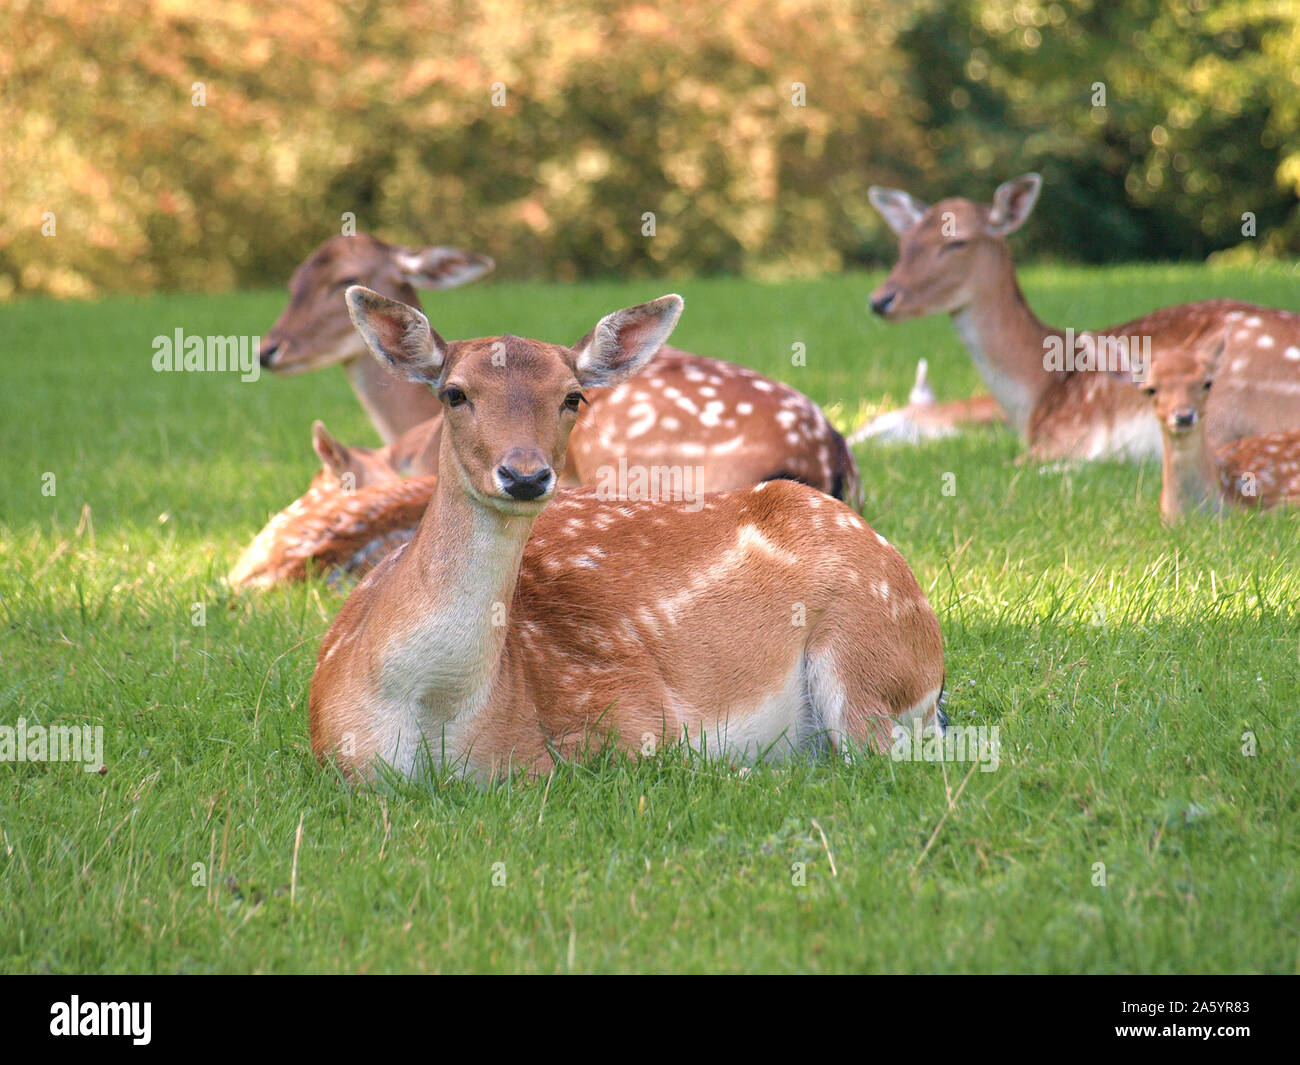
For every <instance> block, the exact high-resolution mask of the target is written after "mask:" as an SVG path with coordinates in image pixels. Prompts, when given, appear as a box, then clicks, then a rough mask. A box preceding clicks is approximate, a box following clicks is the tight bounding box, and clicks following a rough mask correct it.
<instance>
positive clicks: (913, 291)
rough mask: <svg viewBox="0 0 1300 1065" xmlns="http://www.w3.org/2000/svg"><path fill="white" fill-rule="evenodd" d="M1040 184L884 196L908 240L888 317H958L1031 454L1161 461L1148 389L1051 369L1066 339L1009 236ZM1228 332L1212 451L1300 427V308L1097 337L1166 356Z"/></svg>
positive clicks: (1195, 309)
mask: <svg viewBox="0 0 1300 1065" xmlns="http://www.w3.org/2000/svg"><path fill="white" fill-rule="evenodd" d="M1038 185H1039V179H1038V177H1037V175H1025V176H1023V177H1021V178H1017V179H1015V180H1014V181H1011V182H1007V183H1006V184H1005V185H1003V186H1001V187H1000V188H999V189H998V191H997V195H995V197H994V202H993V203H992V204H979V203H974V202H972V201H970V200H966V199H960V198H953V199H946V200H941V201H940V202H938V203H936V204H934V205H933V206H932V207H930V206H926V205H925V204H921V203H918V202H917V201H915V200H912V199H911V197H908V196H907V194H906V193H902V192H898V191H897V190H889V189H872V192H871V198H872V203H873V204H875V205H876V207H877V209H878V210H880V211H881V213H882V214H883V215H884V216H885V217H886V220H887V221H889V223H890V225H891V226H892V227H893V228H894V229H895V231H896V232H898V233H899V238H900V239H899V260H898V263H897V264H896V265H895V267H894V269H893V270H892V271H891V272H890V275H889V277H888V278H887V279H886V280H885V282H884V283H883V284H882V285H881V286H880V287H879V288H878V289H877V290H876V292H875V293H873V294H872V301H873V305H874V304H878V303H881V302H882V301H885V300H890V297H891V296H892V300H890V302H889V304H888V308H887V309H886V310H884V311H883V313H884V316H885V317H886V318H887V319H888V320H890V321H902V320H905V319H908V318H915V317H920V316H923V315H927V314H936V313H947V314H950V315H951V316H952V317H953V321H954V324H955V325H956V326H957V328H958V331H959V333H960V334H961V335H962V338H963V340H964V341H965V342H966V344H967V347H968V348H969V349H970V351H971V355H972V358H973V359H974V361H975V363H976V366H977V368H978V369H979V371H980V374H981V376H983V378H984V381H985V383H986V384H987V385H988V387H989V390H990V391H991V392H992V393H993V395H994V396H995V397H996V398H997V399H998V401H999V402H1000V403H1001V404H1002V406H1003V407H1005V408H1006V410H1007V412H1008V414H1009V416H1010V419H1011V422H1012V424H1013V425H1014V426H1015V427H1016V429H1017V431H1019V432H1020V433H1021V434H1022V435H1023V436H1024V438H1025V440H1026V441H1027V443H1028V445H1029V452H1030V455H1031V456H1032V457H1034V458H1041V459H1048V458H1058V459H1070V458H1085V459H1086V458H1100V457H1105V456H1112V457H1121V456H1126V457H1145V456H1146V455H1148V454H1150V455H1152V456H1154V454H1155V453H1156V451H1157V449H1158V448H1159V446H1160V444H1159V441H1160V437H1159V435H1158V433H1156V431H1155V428H1156V427H1155V425H1154V422H1153V421H1151V419H1150V413H1149V412H1148V411H1147V409H1146V404H1145V403H1144V402H1143V399H1142V397H1141V396H1140V395H1139V394H1137V393H1135V392H1133V391H1132V389H1130V388H1127V387H1125V386H1124V384H1123V383H1122V382H1119V381H1116V380H1114V379H1113V378H1111V377H1109V376H1108V375H1106V374H1104V373H1097V372H1092V371H1078V370H1075V371H1069V372H1052V371H1049V370H1047V369H1045V368H1044V355H1045V352H1046V342H1047V340H1048V338H1049V337H1061V336H1062V335H1063V332H1062V331H1061V330H1059V329H1053V328H1051V327H1049V326H1046V325H1044V324H1043V323H1042V322H1041V321H1039V320H1038V318H1037V317H1036V316H1035V315H1034V313H1033V311H1031V310H1030V309H1029V306H1028V305H1027V304H1026V302H1025V299H1024V296H1023V295H1022V294H1021V291H1020V286H1019V285H1018V284H1017V282H1016V275H1015V268H1014V265H1013V263H1012V259H1011V252H1010V249H1009V248H1008V246H1007V243H1006V239H1005V238H1006V236H1007V235H1008V234H1010V233H1012V232H1014V231H1015V230H1016V229H1017V228H1019V226H1020V225H1022V224H1023V223H1024V221H1025V219H1026V218H1027V217H1028V215H1029V213H1030V211H1031V210H1032V209H1033V205H1034V202H1035V199H1036V197H1037V192H1038ZM1228 326H1231V327H1233V332H1232V340H1231V344H1230V348H1229V350H1228V351H1227V352H1226V353H1225V357H1224V367H1223V371H1222V373H1221V375H1220V379H1219V384H1218V385H1216V386H1215V389H1214V394H1213V395H1212V396H1211V397H1210V401H1209V406H1208V408H1207V410H1206V417H1207V419H1208V422H1207V432H1208V433H1209V438H1210V442H1211V446H1213V447H1222V446H1223V445H1224V444H1226V443H1229V442H1231V441H1233V440H1239V439H1241V438H1242V437H1245V436H1251V435H1255V434H1259V433H1265V432H1273V431H1284V430H1297V429H1300V314H1296V313H1293V312H1290V311H1282V310H1273V309H1270V308H1266V307H1258V306H1255V305H1253V304H1249V303H1242V302H1239V301H1236V300H1207V301H1204V302H1199V303H1190V304H1182V305H1179V306H1175V307H1165V308H1162V309H1161V310H1158V311H1154V312H1152V313H1151V314H1148V315H1144V316H1143V317H1141V318H1137V319H1134V320H1132V321H1129V322H1124V323H1123V324H1121V325H1116V326H1111V327H1109V328H1106V329H1098V330H1091V331H1090V332H1091V333H1092V335H1094V336H1104V337H1116V338H1118V337H1126V338H1143V337H1149V338H1150V345H1151V356H1152V359H1153V361H1154V360H1158V359H1160V358H1161V357H1163V356H1164V355H1165V354H1166V353H1169V352H1174V351H1179V350H1191V349H1192V348H1195V347H1196V346H1198V345H1200V344H1202V343H1204V342H1206V341H1207V340H1208V339H1210V338H1212V337H1214V336H1217V335H1218V334H1220V333H1222V332H1223V331H1224V329H1225V327H1228ZM1148 430H1149V431H1148Z"/></svg>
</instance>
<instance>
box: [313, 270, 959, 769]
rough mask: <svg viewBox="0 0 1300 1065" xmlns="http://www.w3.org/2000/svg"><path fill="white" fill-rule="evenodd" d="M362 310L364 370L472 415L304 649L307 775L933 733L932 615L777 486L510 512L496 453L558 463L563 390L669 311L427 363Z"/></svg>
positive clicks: (453, 350)
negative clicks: (394, 533)
mask: <svg viewBox="0 0 1300 1065" xmlns="http://www.w3.org/2000/svg"><path fill="white" fill-rule="evenodd" d="M349 298H350V299H351V298H352V297H351V296H350V297H349ZM365 300H366V302H362V297H360V296H359V297H358V303H357V307H356V308H354V313H355V314H357V315H359V316H360V317H359V325H365V326H366V327H367V329H368V330H369V331H368V332H367V333H366V335H367V338H368V340H369V341H370V342H371V343H372V345H375V346H376V349H377V353H378V352H379V351H380V350H381V349H382V351H383V353H384V357H386V358H389V359H391V360H392V361H394V362H395V363H398V364H400V365H404V366H406V367H407V369H408V372H410V373H412V374H416V375H423V376H424V377H425V378H426V379H434V378H436V379H437V381H438V384H439V387H440V388H442V389H443V390H444V393H443V394H444V395H450V394H451V393H449V392H447V391H446V389H448V388H460V389H463V391H464V394H466V395H467V396H468V397H469V399H468V400H467V401H466V402H464V403H462V404H461V405H459V406H455V407H448V408H447V423H446V425H445V427H444V432H443V436H442V440H441V454H440V456H439V466H440V469H441V470H442V475H441V476H440V478H439V480H438V482H437V485H436V487H435V489H434V492H433V497H432V499H431V501H430V503H429V507H428V510H427V512H426V513H425V515H424V518H423V520H422V522H421V524H420V527H419V530H418V532H417V533H416V535H415V539H414V540H413V541H412V542H411V543H410V544H409V546H406V547H404V548H401V549H399V550H398V551H396V552H394V553H393V554H391V555H389V556H388V557H387V558H386V559H384V561H383V562H382V563H381V564H380V565H379V566H378V567H376V568H375V570H374V571H373V572H372V573H371V574H370V576H369V577H367V578H366V579H365V580H364V581H363V582H362V583H361V584H360V585H358V586H357V588H356V589H355V590H354V592H353V593H352V595H351V597H350V598H349V599H348V601H347V603H346V604H345V605H344V607H343V609H342V611H341V612H340V613H339V616H338V618H337V619H336V621H335V623H334V625H333V626H332V627H331V629H330V631H329V633H328V634H327V635H326V637H325V640H324V641H323V643H322V645H321V650H320V655H319V657H318V660H317V666H316V672H315V675H314V676H313V678H312V685H311V695H310V725H311V735H312V747H313V750H315V751H316V753H317V755H318V756H319V757H321V758H322V759H325V758H333V759H336V760H337V761H338V763H339V764H340V765H341V766H342V768H343V769H344V771H345V772H347V773H364V774H368V773H371V772H373V771H374V770H375V769H376V767H377V765H378V763H379V762H381V761H382V762H386V763H388V764H390V765H393V766H394V767H395V768H396V769H397V770H398V771H400V772H403V773H407V774H411V773H416V772H419V771H420V770H421V768H422V767H425V766H427V764H428V761H429V760H431V761H432V762H433V763H434V764H447V765H452V766H455V767H457V768H459V769H461V770H462V771H464V772H467V773H469V774H472V775H475V776H479V777H489V776H493V775H497V774H499V773H501V772H502V771H504V770H505V769H507V768H508V767H516V768H520V769H524V770H526V771H529V772H538V771H544V770H545V769H546V768H547V767H548V766H549V765H550V764H551V763H552V761H553V758H554V756H555V753H557V752H558V753H559V754H560V755H562V756H568V755H571V754H574V753H578V752H580V751H582V750H583V749H585V748H586V747H587V746H588V745H591V744H595V745H599V744H600V743H601V742H603V741H604V740H605V739H612V740H614V741H615V742H618V743H621V744H623V745H625V746H629V747H633V748H641V747H642V746H643V744H644V743H645V742H646V740H647V738H650V739H652V740H653V741H654V743H655V744H656V745H659V744H662V743H665V742H670V741H673V740H677V739H680V738H682V736H683V735H686V736H687V737H688V738H689V739H690V740H691V742H693V743H695V744H696V745H704V746H706V747H708V748H709V749H710V750H715V751H716V745H717V743H718V742H719V741H722V740H725V741H726V743H727V746H728V750H729V751H731V752H732V753H739V754H741V755H743V756H746V757H757V756H759V755H762V754H764V753H766V754H768V755H769V756H781V755H785V754H789V753H790V752H791V751H793V750H795V749H806V748H809V747H816V746H817V745H818V744H819V743H829V745H830V746H831V747H833V748H838V747H839V746H841V745H842V744H843V743H844V742H845V741H846V740H849V741H853V742H856V743H860V744H870V745H873V746H875V747H877V748H881V749H883V748H884V747H886V746H887V745H888V742H889V737H890V734H891V727H892V724H893V722H894V720H895V719H896V718H897V717H899V716H900V715H903V714H907V713H919V714H920V715H921V716H922V717H923V718H924V719H927V720H932V719H933V717H934V715H935V711H936V706H937V700H938V697H939V693H940V688H941V685H942V681H943V651H942V643H941V639H940V634H939V626H938V621H937V619H936V618H935V615H934V612H933V610H932V609H931V608H930V605H929V604H928V602H927V601H926V599H925V596H924V594H923V593H922V591H921V589H920V587H919V586H918V584H917V582H916V579H915V577H914V576H913V575H912V573H911V571H910V569H909V568H908V566H907V564H906V563H905V562H904V561H903V559H902V558H901V557H900V556H899V554H898V552H897V551H895V550H894V549H893V548H892V547H890V546H889V545H888V544H886V543H885V541H884V540H883V539H882V538H880V537H878V536H877V535H876V534H875V533H874V532H873V531H872V530H871V529H870V527H869V526H868V525H867V524H866V523H865V522H864V521H863V520H862V519H861V518H859V517H858V516H857V515H856V514H854V513H853V512H852V511H851V510H849V509H848V508H847V507H845V506H844V505H843V504H841V503H839V502H836V501H834V500H832V499H829V498H827V497H826V496H825V495H823V494H821V493H819V492H817V491H816V490H814V489H811V488H808V487H806V486H803V485H800V484H796V483H793V482H789V481H774V482H770V483H766V484H762V485H758V486H756V487H752V488H747V489H743V490H740V491H734V492H728V493H724V494H720V495H714V496H710V497H708V498H707V500H706V501H705V503H704V506H703V508H702V509H701V510H699V511H696V512H692V511H691V510H689V509H688V508H687V506H686V505H684V504H681V503H650V502H628V501H620V500H602V499H599V498H597V494H596V492H595V490H593V489H590V488H587V489H577V490H564V491H561V492H559V493H558V494H556V495H554V500H553V501H550V499H551V495H550V494H548V495H546V496H543V497H539V498H537V499H535V500H531V501H522V500H519V499H515V498H511V497H510V496H509V495H506V494H503V489H501V488H500V487H499V486H500V484H501V483H502V482H500V480H499V476H500V475H499V470H500V467H501V464H502V462H503V461H504V460H505V459H508V460H509V462H510V464H511V466H512V467H513V468H516V469H519V470H526V471H540V474H539V475H544V474H545V471H546V469H548V468H549V469H550V470H551V471H555V470H559V469H563V468H564V465H565V461H566V451H567V445H568V437H569V434H570V433H571V432H572V430H573V426H574V423H575V422H576V416H575V415H574V414H573V413H571V412H569V411H568V410H567V408H566V407H565V406H564V398H565V396H566V395H569V394H571V393H572V390H573V389H574V388H576V387H588V386H589V385H590V384H591V383H594V379H595V378H599V377H601V376H602V375H607V374H613V375H615V376H628V375H630V374H633V373H635V372H637V371H638V370H639V369H640V368H641V367H643V366H644V365H645V363H646V362H648V361H649V359H650V357H651V355H652V354H653V351H654V349H655V347H657V341H658V336H659V332H662V330H663V328H664V327H665V326H666V327H667V328H671V326H672V324H673V322H675V320H676V314H677V313H679V311H680V300H677V302H676V305H675V306H676V309H674V307H673V304H672V302H671V301H672V300H676V297H665V298H664V299H663V300H659V301H655V303H653V304H647V305H643V306H642V307H639V308H632V309H630V310H628V311H623V312H618V314H616V315H612V316H610V317H609V318H607V319H606V320H605V321H604V322H602V327H604V326H606V323H611V324H610V325H609V326H608V328H605V329H604V332H603V333H602V332H601V331H600V330H598V331H597V334H596V335H597V336H598V337H600V336H604V337H605V340H604V341H603V342H601V341H598V342H596V343H595V344H594V345H589V344H588V341H584V342H581V343H580V344H579V345H578V346H577V347H576V348H575V349H566V348H562V347H557V346H554V345H548V344H542V343H540V342H538V341H530V340H521V339H519V338H515V337H509V338H489V339H487V340H475V341H461V342H457V343H453V344H449V345H448V344H446V343H445V342H443V341H441V340H440V338H437V335H436V334H431V333H430V334H429V337H430V339H428V340H426V341H424V342H423V343H424V347H423V348H422V349H421V351H422V352H423V353H421V352H420V351H416V350H415V349H416V348H417V347H418V345H416V343H415V342H414V341H410V340H408V339H407V338H409V337H411V336H414V335H415V334H414V333H413V332H412V330H410V329H406V328H393V327H392V323H394V322H396V323H404V322H408V321H410V319H407V318H405V317H403V316H404V315H406V314H407V313H408V310H407V309H405V308H400V309H399V308H397V307H396V305H389V304H387V303H381V302H379V301H377V300H375V299H373V298H372V297H365ZM409 313H413V312H409ZM426 325H427V323H426ZM656 330H658V331H659V332H656ZM395 338H396V339H395ZM611 338H613V339H611ZM497 339H501V340H503V341H504V343H505V344H506V347H507V357H506V360H505V363H506V365H505V366H504V367H497V366H494V365H493V362H492V350H493V343H494V342H495V341H496V340H497ZM430 352H432V354H430ZM611 367H612V369H611ZM584 382H585V383H584ZM615 387H617V386H615ZM791 707H793V708H794V709H793V710H791V709H790V708H791ZM774 708H775V709H774ZM787 713H789V714H793V716H792V717H791V718H790V721H789V727H788V728H785V729H783V730H781V734H779V735H771V734H770V730H771V729H772V728H773V727H774V725H773V722H780V721H783V720H785V718H784V717H782V714H787ZM765 729H767V730H768V731H766V732H765V731H764V730H765ZM751 739H753V740H754V742H753V743H752V744H751V743H750V742H749V740H751Z"/></svg>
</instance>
